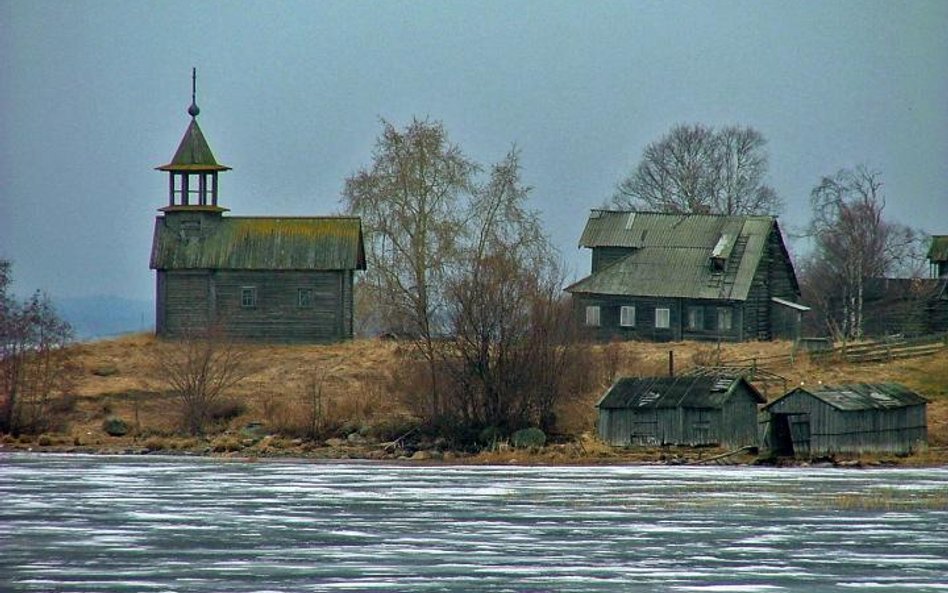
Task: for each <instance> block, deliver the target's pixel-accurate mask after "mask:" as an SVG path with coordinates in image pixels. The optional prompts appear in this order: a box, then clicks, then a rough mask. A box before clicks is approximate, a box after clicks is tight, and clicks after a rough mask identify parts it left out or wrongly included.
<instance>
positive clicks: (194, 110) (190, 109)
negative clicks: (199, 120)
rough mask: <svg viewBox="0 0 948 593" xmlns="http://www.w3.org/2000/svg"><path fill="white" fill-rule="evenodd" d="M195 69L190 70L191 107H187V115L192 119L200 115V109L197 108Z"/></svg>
mask: <svg viewBox="0 0 948 593" xmlns="http://www.w3.org/2000/svg"><path fill="white" fill-rule="evenodd" d="M196 96H197V68H191V106H190V107H188V115H190V116H191V117H192V118H195V117H197V116H198V114H199V113H201V109H200V108H199V107H198V106H197V99H196Z"/></svg>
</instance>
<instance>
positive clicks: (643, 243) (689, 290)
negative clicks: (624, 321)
mask: <svg viewBox="0 0 948 593" xmlns="http://www.w3.org/2000/svg"><path fill="white" fill-rule="evenodd" d="M630 221H631V225H629V224H628V223H629V222H630ZM772 230H773V231H776V220H775V219H774V218H772V217H769V216H715V215H705V214H690V215H683V214H663V213H655V212H637V213H633V212H621V211H610V210H594V211H593V212H592V214H591V215H590V217H589V220H588V221H587V223H586V228H585V229H584V230H583V235H582V238H581V239H580V246H582V247H590V248H595V247H628V248H634V251H633V252H632V253H630V254H629V255H628V256H626V257H625V258H623V259H621V260H619V261H617V262H615V263H613V264H612V265H610V266H608V267H606V268H603V269H601V270H599V271H598V272H597V273H595V274H592V275H590V276H587V277H586V278H583V279H582V280H580V281H579V282H577V283H575V284H573V285H572V286H569V287H567V289H566V290H567V291H569V292H573V293H589V294H607V295H616V296H653V297H678V298H693V299H715V300H722V299H723V300H737V301H742V300H745V299H746V298H747V295H748V293H749V292H750V288H751V282H752V281H753V279H754V274H755V272H756V271H757V266H758V264H759V262H760V259H761V256H762V254H763V252H764V247H765V245H766V242H767V237H768V235H769V234H770V232H771V231H772ZM777 232H779V231H777ZM715 248H720V251H721V254H722V255H723V254H724V252H725V251H726V252H727V262H726V265H725V268H724V271H723V272H716V271H715V270H714V269H713V268H712V266H711V265H710V258H711V256H712V254H713V253H714V251H715Z"/></svg>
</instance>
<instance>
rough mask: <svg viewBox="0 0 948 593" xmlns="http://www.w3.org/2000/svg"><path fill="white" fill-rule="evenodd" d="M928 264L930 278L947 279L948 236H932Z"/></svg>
mask: <svg viewBox="0 0 948 593" xmlns="http://www.w3.org/2000/svg"><path fill="white" fill-rule="evenodd" d="M928 262H929V265H930V266H931V274H930V275H931V277H932V278H948V235H932V244H931V246H930V247H929V248H928Z"/></svg>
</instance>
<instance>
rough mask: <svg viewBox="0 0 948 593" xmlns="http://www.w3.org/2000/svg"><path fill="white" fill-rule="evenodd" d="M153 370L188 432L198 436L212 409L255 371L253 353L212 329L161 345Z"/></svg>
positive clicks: (190, 333) (195, 332)
mask: <svg viewBox="0 0 948 593" xmlns="http://www.w3.org/2000/svg"><path fill="white" fill-rule="evenodd" d="M154 370H155V372H156V375H157V378H158V380H159V381H161V382H162V383H164V384H165V385H167V386H168V388H169V390H170V391H171V392H172V393H173V394H174V396H175V397H176V398H177V399H178V402H179V403H180V404H181V412H182V419H183V421H184V425H185V429H186V430H187V431H188V432H189V433H190V434H193V435H197V434H202V433H203V432H204V429H205V426H206V425H207V422H208V420H209V417H210V412H211V410H212V407H213V405H214V404H215V403H217V402H218V401H219V400H220V398H221V397H222V396H223V395H225V394H226V393H227V391H228V390H230V389H231V388H233V387H235V386H236V385H237V384H238V383H240V382H241V381H243V380H244V379H246V378H247V377H248V376H250V375H251V374H253V373H254V370H255V369H254V366H253V365H252V364H251V352H250V350H248V349H247V348H246V347H245V346H244V345H242V344H239V343H237V342H234V341H232V340H231V339H229V338H227V337H226V336H225V335H224V334H223V332H221V331H220V330H219V328H211V329H208V330H204V331H194V332H189V333H186V334H185V335H183V336H182V337H181V338H179V339H176V340H173V341H166V342H161V344H160V345H159V348H158V352H157V358H156V359H155V369H154Z"/></svg>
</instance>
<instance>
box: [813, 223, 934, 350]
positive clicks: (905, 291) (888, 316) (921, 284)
mask: <svg viewBox="0 0 948 593" xmlns="http://www.w3.org/2000/svg"><path fill="white" fill-rule="evenodd" d="M928 261H929V269H930V272H931V273H930V277H929V278H866V279H865V281H864V282H863V293H862V298H863V315H862V318H863V326H862V331H863V333H864V334H865V335H867V336H888V335H893V334H901V335H904V336H921V335H930V334H939V333H945V332H948V235H935V236H934V237H932V243H931V247H930V248H929V250H928ZM830 306H831V307H834V309H835V310H836V311H838V310H839V309H841V308H842V303H839V302H836V301H832V302H831V303H830Z"/></svg>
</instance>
